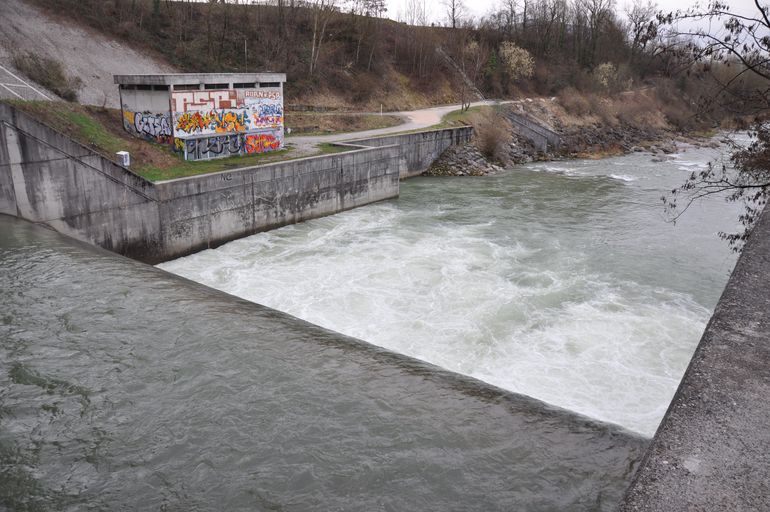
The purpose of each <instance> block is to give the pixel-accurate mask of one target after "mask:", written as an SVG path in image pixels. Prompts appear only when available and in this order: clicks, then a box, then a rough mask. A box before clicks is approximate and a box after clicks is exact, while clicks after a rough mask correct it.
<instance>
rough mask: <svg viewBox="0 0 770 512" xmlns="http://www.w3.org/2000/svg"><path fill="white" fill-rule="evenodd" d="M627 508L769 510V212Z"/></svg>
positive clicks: (712, 323) (729, 287)
mask: <svg viewBox="0 0 770 512" xmlns="http://www.w3.org/2000/svg"><path fill="white" fill-rule="evenodd" d="M621 510H622V511H624V512H631V511H641V510H645V511H666V512H671V511H701V510H702V511H731V512H739V511H760V510H770V209H767V208H766V209H765V211H764V213H763V214H762V217H761V219H760V221H759V223H758V224H757V226H756V227H755V228H754V231H753V232H752V235H751V238H750V240H749V241H748V243H747V244H746V246H745V248H744V250H743V253H742V254H741V257H740V259H739V260H738V263H737V265H736V267H735V270H734V271H733V273H732V276H731V277H730V280H729V282H728V283H727V287H726V288H725V291H724V293H723V294H722V297H721V298H720V300H719V303H718V304H717V307H716V310H715V311H714V315H713V316H712V317H711V321H710V322H709V324H708V326H707V327H706V331H705V332H704V334H703V337H702V338H701V341H700V344H699V345H698V348H697V349H696V351H695V355H694V356H693V358H692V361H691V362H690V366H689V367H688V369H687V372H686V373H685V375H684V378H683V379H682V382H681V384H680V386H679V389H678V390H677V392H676V395H675V396H674V399H673V401H672V402H671V405H670V406H669V409H668V412H667V413H666V415H665V417H664V418H663V421H662V423H661V425H660V427H659V428H658V431H657V433H656V434H655V437H654V439H653V441H652V444H651V445H650V448H649V450H648V452H647V454H646V455H645V459H644V461H643V463H642V466H641V468H640V469H639V472H638V473H637V476H636V478H635V480H634V482H633V483H632V485H631V487H630V488H629V490H628V492H627V494H626V498H625V502H624V504H623V505H622V507H621Z"/></svg>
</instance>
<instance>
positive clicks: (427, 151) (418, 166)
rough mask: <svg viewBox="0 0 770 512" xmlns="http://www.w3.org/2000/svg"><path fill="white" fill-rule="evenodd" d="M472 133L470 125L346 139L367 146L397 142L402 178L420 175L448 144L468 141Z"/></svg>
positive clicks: (350, 142)
mask: <svg viewBox="0 0 770 512" xmlns="http://www.w3.org/2000/svg"><path fill="white" fill-rule="evenodd" d="M472 135H473V128H472V127H470V126H462V127H459V128H453V129H444V130H431V131H425V132H417V133H411V134H407V135H390V136H386V137H376V138H371V139H356V140H352V141H346V142H347V143H349V144H357V145H361V146H367V147H372V146H377V147H381V146H389V145H398V146H399V147H400V148H401V152H400V155H399V169H400V172H399V175H400V176H401V178H402V179H404V178H410V177H412V176H417V175H418V174H422V173H423V172H424V171H425V170H427V169H428V167H430V164H432V163H433V161H434V160H436V159H437V158H438V157H439V155H441V153H443V152H444V151H445V150H446V149H447V148H448V147H450V146H456V145H460V144H463V143H465V142H468V141H469V140H471V136H472Z"/></svg>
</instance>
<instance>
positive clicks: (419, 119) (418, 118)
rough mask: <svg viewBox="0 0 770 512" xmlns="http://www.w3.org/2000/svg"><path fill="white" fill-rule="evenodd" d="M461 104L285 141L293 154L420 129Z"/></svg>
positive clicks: (406, 113)
mask: <svg viewBox="0 0 770 512" xmlns="http://www.w3.org/2000/svg"><path fill="white" fill-rule="evenodd" d="M503 103H509V102H507V101H493V100H487V101H477V102H474V103H471V106H472V107H476V106H481V105H500V104H503ZM461 107H462V105H461V104H459V103H457V104H455V105H444V106H441V107H431V108H424V109H420V110H411V111H406V112H387V113H386V114H387V115H389V116H399V117H402V118H403V119H404V123H403V124H399V125H397V126H390V127H388V128H378V129H376V130H365V131H361V132H349V133H335V134H332V135H309V136H288V137H286V143H287V144H290V145H292V146H294V148H295V151H294V154H297V153H310V152H313V151H315V146H316V145H317V144H322V143H324V142H327V143H328V142H341V141H345V140H353V139H365V138H370V137H379V136H382V135H388V134H391V133H400V132H405V131H411V130H421V129H424V128H428V127H430V126H433V125H436V124H438V123H440V122H441V118H442V117H444V116H445V115H446V114H448V113H450V112H453V111H455V110H460V108H461Z"/></svg>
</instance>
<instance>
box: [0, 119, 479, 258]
mask: <svg viewBox="0 0 770 512" xmlns="http://www.w3.org/2000/svg"><path fill="white" fill-rule="evenodd" d="M469 137H470V129H467V128H459V129H448V130H436V131H431V132H424V133H413V134H407V135H400V136H391V137H382V138H377V139H368V140H366V141H356V142H355V145H357V147H358V149H355V150H352V151H348V152H344V153H337V154H332V155H325V156H320V157H312V158H303V159H297V160H291V161H286V162H279V163H275V164H268V165H263V166H257V167H247V168H242V169H238V170H234V171H230V172H220V173H215V174H208V175H203V176H195V177H190V178H182V179H178V180H171V181H165V182H158V183H151V182H149V181H147V180H145V179H143V178H141V177H139V176H137V175H135V174H133V173H132V172H131V171H129V170H128V169H126V168H123V167H121V166H119V165H118V164H116V163H114V162H112V161H110V160H108V159H107V158H104V157H103V156H101V155H99V154H97V153H95V152H93V151H92V150H90V149H88V148H86V147H84V146H82V145H80V144H78V143H76V142H74V141H72V140H71V139H69V138H68V137H66V136H65V135H63V134H60V133H58V132H56V131H55V130H53V129H51V128H49V127H48V126H45V125H44V124H42V123H40V122H38V121H36V120H35V119H33V118H31V117H30V116H29V115H27V114H25V113H23V112H20V111H18V110H16V109H15V108H13V107H12V106H10V105H8V104H0V213H4V214H8V215H13V216H16V217H20V218H23V219H27V220H30V221H32V222H38V223H43V224H46V225H48V226H50V227H52V228H54V229H55V230H57V231H59V232H61V233H64V234H66V235H69V236H72V237H74V238H77V239H79V240H83V241H86V242H89V243H93V244H95V245H98V246H100V247H104V248H106V249H109V250H111V251H114V252H117V253H119V254H123V255H126V256H129V257H132V258H135V259H138V260H140V261H144V262H148V263H158V262H161V261H165V260H168V259H173V258H176V257H179V256H183V255H185V254H190V253H193V252H196V251H199V250H201V249H205V248H208V247H215V246H217V245H219V244H222V243H224V242H227V241H229V240H233V239H236V238H240V237H243V236H246V235H249V234H253V233H257V232H259V231H264V230H267V229H270V228H274V227H278V226H282V225H285V224H291V223H294V222H300V221H303V220H306V219H311V218H315V217H320V216H323V215H328V214H331V213H335V212H339V211H342V210H346V209H349V208H355V207H357V206H362V205H365V204H369V203H372V202H375V201H380V200H383V199H388V198H393V197H397V196H398V192H399V177H401V176H407V175H410V174H414V173H416V172H417V171H418V170H421V169H425V168H427V166H428V165H429V164H430V162H431V161H432V159H433V158H435V156H437V155H438V154H439V153H440V152H441V151H443V150H444V149H446V147H449V145H451V144H453V143H457V141H460V140H465V139H467V138H469ZM364 143H366V144H367V145H369V146H372V147H364V146H363V144H364Z"/></svg>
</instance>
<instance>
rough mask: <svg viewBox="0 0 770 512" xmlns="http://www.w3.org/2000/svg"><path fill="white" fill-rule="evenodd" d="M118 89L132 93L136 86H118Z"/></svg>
mask: <svg viewBox="0 0 770 512" xmlns="http://www.w3.org/2000/svg"><path fill="white" fill-rule="evenodd" d="M120 88H121V89H123V90H124V91H133V90H134V89H136V86H135V85H134V84H120Z"/></svg>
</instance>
